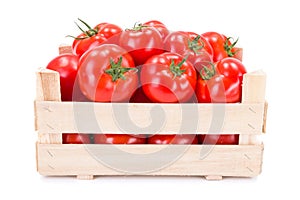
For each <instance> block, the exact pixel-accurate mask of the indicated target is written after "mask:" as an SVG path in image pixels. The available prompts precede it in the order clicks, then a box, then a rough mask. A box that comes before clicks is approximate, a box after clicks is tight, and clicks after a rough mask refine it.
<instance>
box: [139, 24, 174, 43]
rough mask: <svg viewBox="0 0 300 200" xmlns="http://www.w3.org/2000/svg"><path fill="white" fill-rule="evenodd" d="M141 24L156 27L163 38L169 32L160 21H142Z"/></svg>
mask: <svg viewBox="0 0 300 200" xmlns="http://www.w3.org/2000/svg"><path fill="white" fill-rule="evenodd" d="M143 25H144V26H152V27H154V28H156V29H157V30H158V31H159V33H160V35H161V37H162V39H163V40H164V39H165V38H166V37H167V35H169V33H170V31H169V30H168V29H167V27H166V26H165V25H164V24H163V23H162V22H160V21H157V20H151V21H148V22H146V23H144V24H143Z"/></svg>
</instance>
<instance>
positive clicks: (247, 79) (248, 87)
mask: <svg viewBox="0 0 300 200" xmlns="http://www.w3.org/2000/svg"><path fill="white" fill-rule="evenodd" d="M265 91H266V74H265V73H264V72H263V71H255V72H252V73H247V74H244V77H243V91H242V103H265ZM264 113H265V112H264ZM264 118H265V117H263V119H264ZM264 122H265V121H263V126H264V124H265V123H264ZM263 126H262V130H263ZM262 130H261V131H262ZM260 143H261V141H260V140H259V138H258V137H257V136H256V135H241V136H240V137H239V144H260Z"/></svg>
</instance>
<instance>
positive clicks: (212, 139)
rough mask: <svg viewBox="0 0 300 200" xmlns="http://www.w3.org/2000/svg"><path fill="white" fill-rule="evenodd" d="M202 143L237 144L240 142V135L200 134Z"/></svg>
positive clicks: (199, 137) (199, 138)
mask: <svg viewBox="0 0 300 200" xmlns="http://www.w3.org/2000/svg"><path fill="white" fill-rule="evenodd" d="M198 140H199V143H200V144H219V145H220V144H223V145H230V144H232V145H237V144H239V135H236V134H228V135H198Z"/></svg>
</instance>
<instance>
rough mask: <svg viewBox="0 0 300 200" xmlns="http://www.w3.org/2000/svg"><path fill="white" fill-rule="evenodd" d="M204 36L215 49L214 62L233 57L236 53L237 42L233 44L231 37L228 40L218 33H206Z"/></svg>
mask: <svg viewBox="0 0 300 200" xmlns="http://www.w3.org/2000/svg"><path fill="white" fill-rule="evenodd" d="M202 36H203V37H204V38H205V39H206V40H207V41H208V42H209V43H210V45H211V47H212V49H213V60H214V62H217V61H219V60H222V59H223V58H226V57H233V56H234V54H235V53H236V51H235V49H234V46H235V45H236V43H237V40H236V41H234V42H233V44H231V42H230V39H231V37H229V38H227V37H226V36H224V35H223V34H220V33H218V32H206V33H203V34H202Z"/></svg>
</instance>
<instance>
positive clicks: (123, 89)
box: [78, 44, 138, 102]
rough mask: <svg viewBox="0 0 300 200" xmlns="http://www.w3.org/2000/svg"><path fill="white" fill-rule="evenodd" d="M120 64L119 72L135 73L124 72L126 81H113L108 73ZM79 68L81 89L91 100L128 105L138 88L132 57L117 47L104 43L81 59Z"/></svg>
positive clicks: (123, 79)
mask: <svg viewBox="0 0 300 200" xmlns="http://www.w3.org/2000/svg"><path fill="white" fill-rule="evenodd" d="M121 59H122V60H121ZM119 61H121V63H120V70H121V68H127V69H131V68H132V70H128V71H126V72H124V74H123V78H118V79H116V80H113V76H112V75H111V74H108V71H107V70H112V64H111V62H113V63H114V64H116V65H117V63H118V62H119ZM79 68H80V69H79V72H78V75H79V85H80V88H81V90H82V92H83V94H84V95H85V96H86V97H87V98H88V99H90V100H91V101H95V102H128V101H129V99H130V97H131V96H132V94H133V93H134V91H135V90H136V89H137V87H138V75H137V73H136V68H135V65H134V62H133V59H132V57H131V56H130V55H129V54H128V53H127V51H126V50H124V49H123V48H121V47H120V46H118V45H115V44H104V45H101V46H99V47H95V48H94V49H92V50H90V51H89V52H87V53H86V54H84V55H83V56H82V57H81V59H80V62H79ZM122 70H123V69H122Z"/></svg>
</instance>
